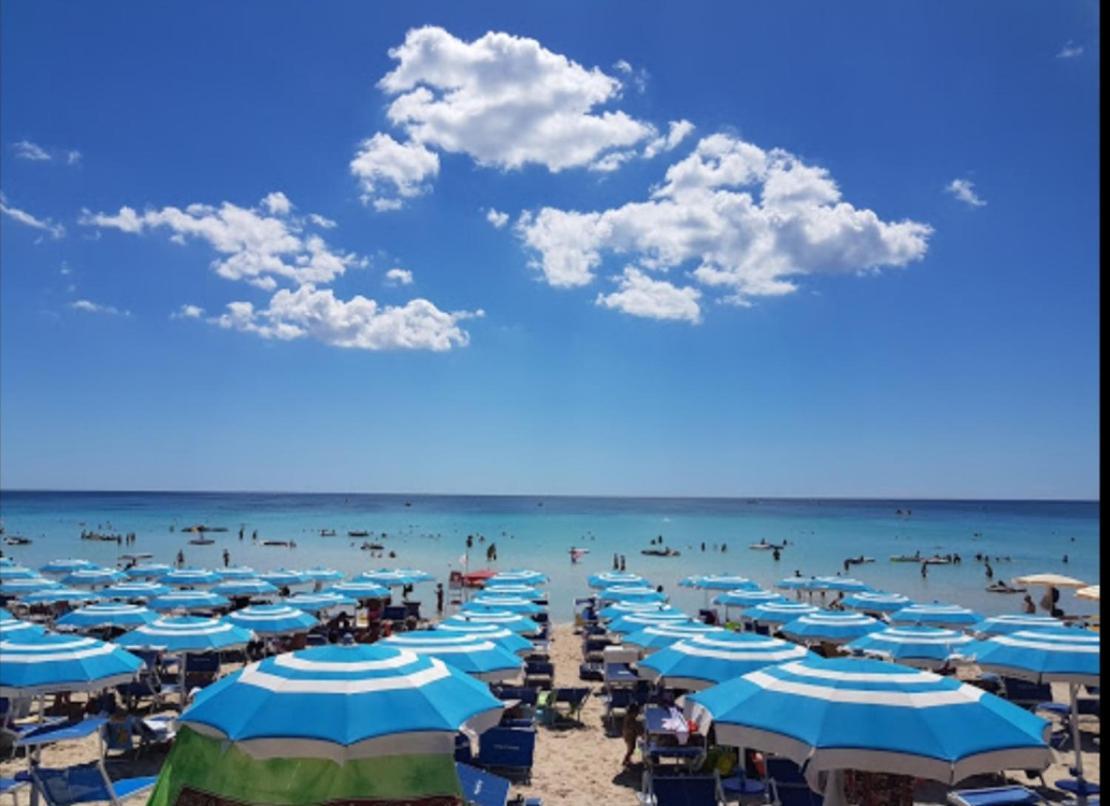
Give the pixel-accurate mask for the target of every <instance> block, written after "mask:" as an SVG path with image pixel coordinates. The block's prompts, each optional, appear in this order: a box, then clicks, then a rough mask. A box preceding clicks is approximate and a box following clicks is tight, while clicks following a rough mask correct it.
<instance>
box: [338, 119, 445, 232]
mask: <svg viewBox="0 0 1110 806" xmlns="http://www.w3.org/2000/svg"><path fill="white" fill-rule="evenodd" d="M351 173H352V174H354V175H355V176H356V177H357V178H358V180H359V184H360V185H361V186H362V200H363V202H364V203H366V204H372V205H373V206H374V209H375V210H378V211H379V212H382V211H385V210H397V209H399V208H400V207H401V206H402V205H403V204H404V200H405V199H411V198H413V197H415V196H420V195H422V194H423V193H426V192H427V191H428V187H429V185H428V184H427V183H428V180H430V179H432V178H434V177H435V176H436V175H438V174H439V155H438V154H436V153H435V152H433V151H430V150H429V149H428V148H426V147H425V146H424V145H423V144H421V143H419V142H416V141H412V140H410V141H409V142H407V143H399V142H397V141H396V140H394V139H393V138H392V137H390V136H389V135H388V134H383V133H381V132H379V133H378V134H375V135H374V136H373V137H371V138H369V139H368V140H364V141H363V142H362V145H361V146H360V147H359V151H358V153H357V154H355V158H354V159H353V160H351Z"/></svg>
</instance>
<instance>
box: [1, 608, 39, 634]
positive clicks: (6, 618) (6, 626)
mask: <svg viewBox="0 0 1110 806" xmlns="http://www.w3.org/2000/svg"><path fill="white" fill-rule="evenodd" d="M27 630H30V631H31V632H27V633H26V634H27V635H34V634H39V633H42V632H43V628H42V626H41V625H39V624H36V623H35V622H33V621H23V620H22V619H17V618H16V617H15V616H13V615H12V614H11V613H9V612H8V611H7V610H4V609H3V608H2V607H0V639H3V638H6V637H7V636H9V635H14V634H15V633H24V632H26V631H27Z"/></svg>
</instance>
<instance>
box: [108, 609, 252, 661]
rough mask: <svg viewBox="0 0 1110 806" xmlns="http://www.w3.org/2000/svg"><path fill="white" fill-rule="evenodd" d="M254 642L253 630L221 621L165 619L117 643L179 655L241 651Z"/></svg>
mask: <svg viewBox="0 0 1110 806" xmlns="http://www.w3.org/2000/svg"><path fill="white" fill-rule="evenodd" d="M251 639H252V635H251V631H250V630H247V629H244V628H242V627H239V626H237V625H235V624H231V623H230V622H227V621H222V620H220V619H215V618H200V617H197V616H163V617H162V618H160V619H157V620H156V621H152V622H151V623H150V624H144V625H143V626H142V627H138V628H136V629H134V630H132V631H131V632H128V633H124V634H123V635H121V636H120V637H119V638H118V639H116V643H117V644H119V645H120V646H122V647H126V648H128V649H156V650H159V651H162V652H170V653H175V654H176V653H181V652H198V653H199V652H216V651H219V650H223V649H239V648H241V647H244V646H246V645H247V643H249V642H250V641H251Z"/></svg>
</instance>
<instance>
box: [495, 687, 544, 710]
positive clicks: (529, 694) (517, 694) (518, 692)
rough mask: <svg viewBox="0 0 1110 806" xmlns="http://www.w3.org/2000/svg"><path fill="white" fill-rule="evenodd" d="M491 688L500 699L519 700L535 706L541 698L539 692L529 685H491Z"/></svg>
mask: <svg viewBox="0 0 1110 806" xmlns="http://www.w3.org/2000/svg"><path fill="white" fill-rule="evenodd" d="M490 690H491V691H492V692H493V696H495V697H496V698H497V699H499V700H519V701H520V702H521V703H523V704H524V705H531V706H533V707H534V706H535V705H536V703H537V701H538V699H539V694H538V692H537V691H536V690H535V689H534V688H529V687H528V686H490Z"/></svg>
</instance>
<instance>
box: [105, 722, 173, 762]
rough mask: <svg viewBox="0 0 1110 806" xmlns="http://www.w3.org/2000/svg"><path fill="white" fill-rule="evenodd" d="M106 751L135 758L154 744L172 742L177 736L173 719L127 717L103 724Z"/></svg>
mask: <svg viewBox="0 0 1110 806" xmlns="http://www.w3.org/2000/svg"><path fill="white" fill-rule="evenodd" d="M100 735H101V737H102V738H103V739H104V748H105V750H106V751H113V750H115V751H117V752H120V753H123V754H130V755H131V756H132V757H137V756H138V755H139V753H140V752H142V751H143V750H145V749H146V748H148V747H150V746H151V745H155V744H164V743H166V742H169V741H172V740H173V738H174V736H176V735H177V728H176V726H175V722H174V720H173V719H169V718H166V717H147V718H146V719H140V718H139V717H136V716H128V717H127V718H126V719H124V720H122V721H118V722H117V721H112V720H109V721H108V722H106V723H104V724H103V725H102V726H101V728H100Z"/></svg>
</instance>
